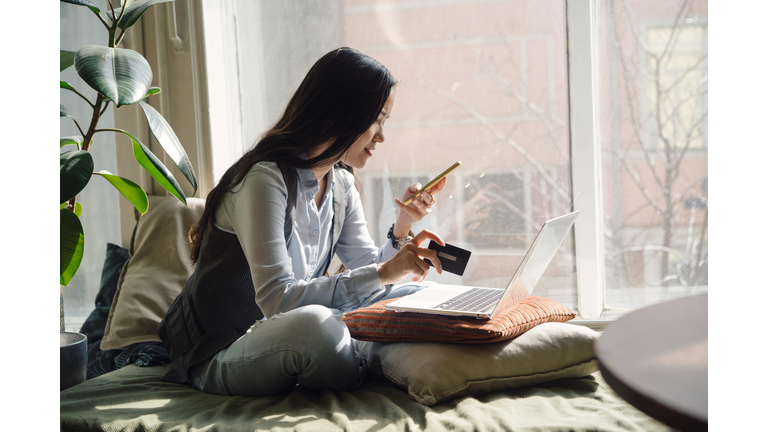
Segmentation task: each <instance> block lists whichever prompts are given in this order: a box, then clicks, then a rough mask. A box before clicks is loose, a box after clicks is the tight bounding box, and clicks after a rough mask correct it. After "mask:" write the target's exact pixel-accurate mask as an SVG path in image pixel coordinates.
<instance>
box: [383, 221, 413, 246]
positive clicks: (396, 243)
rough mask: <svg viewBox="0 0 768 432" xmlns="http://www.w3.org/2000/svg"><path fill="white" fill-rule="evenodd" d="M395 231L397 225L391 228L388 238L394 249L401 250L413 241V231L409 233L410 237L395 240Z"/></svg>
mask: <svg viewBox="0 0 768 432" xmlns="http://www.w3.org/2000/svg"><path fill="white" fill-rule="evenodd" d="M394 230H395V224H392V226H391V227H389V232H388V233H387V238H388V239H389V240H390V241H391V242H392V247H394V248H395V249H397V250H400V249H401V248H402V247H403V246H405V244H406V243H408V242H409V241H411V239H413V232H412V231H408V235H407V236H405V237H403V238H395V234H394Z"/></svg>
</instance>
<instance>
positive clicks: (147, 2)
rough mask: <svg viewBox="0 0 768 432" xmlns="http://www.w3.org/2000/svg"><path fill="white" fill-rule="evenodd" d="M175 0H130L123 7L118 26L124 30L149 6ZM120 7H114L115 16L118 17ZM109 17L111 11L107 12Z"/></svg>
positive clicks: (110, 16)
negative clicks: (123, 13)
mask: <svg viewBox="0 0 768 432" xmlns="http://www.w3.org/2000/svg"><path fill="white" fill-rule="evenodd" d="M172 1H175V0H132V1H129V2H128V6H127V7H126V9H125V15H123V18H122V19H121V20H120V22H119V23H118V24H117V26H118V27H120V28H121V29H123V30H125V29H127V28H128V27H130V26H132V25H134V24H136V21H138V20H139V18H141V16H142V15H144V12H146V11H147V9H149V8H150V7H151V6H153V5H156V4H158V3H167V2H172ZM121 11H122V8H115V16H117V17H119V16H120V12H121ZM107 15H108V16H109V18H112V13H108V14H107Z"/></svg>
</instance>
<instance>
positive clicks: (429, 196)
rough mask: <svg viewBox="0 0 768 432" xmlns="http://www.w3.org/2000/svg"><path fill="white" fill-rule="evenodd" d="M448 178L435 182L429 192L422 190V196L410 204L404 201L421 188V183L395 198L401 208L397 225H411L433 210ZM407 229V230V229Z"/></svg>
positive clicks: (409, 187) (411, 186)
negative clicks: (405, 203) (404, 203)
mask: <svg viewBox="0 0 768 432" xmlns="http://www.w3.org/2000/svg"><path fill="white" fill-rule="evenodd" d="M447 182H448V178H447V177H446V178H443V179H442V180H440V181H439V182H437V184H435V185H434V186H433V187H432V189H430V190H429V192H422V193H421V195H420V196H418V197H416V198H414V199H413V200H412V201H411V202H410V203H408V205H407V206H406V205H403V201H405V200H406V199H408V197H410V196H411V195H413V194H414V193H416V192H418V191H419V189H421V184H419V183H416V184H413V185H410V186H408V188H407V189H406V190H405V192H404V193H403V197H402V198H401V199H395V204H397V206H398V207H399V208H400V211H399V212H398V213H397V221H396V222H395V224H396V225H403V226H408V229H410V226H411V225H412V224H414V223H416V222H418V221H420V220H422V219H424V217H425V216H426V215H428V214H429V212H430V211H432V206H433V205H434V204H435V203H436V202H437V198H436V197H435V196H436V195H437V194H438V193H440V191H442V190H443V188H445V184H446V183H447ZM406 231H407V230H406Z"/></svg>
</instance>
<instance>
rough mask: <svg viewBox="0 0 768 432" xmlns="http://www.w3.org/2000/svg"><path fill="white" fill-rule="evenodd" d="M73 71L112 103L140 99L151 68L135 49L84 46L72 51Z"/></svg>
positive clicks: (146, 86) (125, 103) (149, 80)
mask: <svg viewBox="0 0 768 432" xmlns="http://www.w3.org/2000/svg"><path fill="white" fill-rule="evenodd" d="M75 69H77V74H78V75H80V78H82V79H83V81H85V82H86V83H87V84H88V85H89V86H91V88H93V89H94V90H96V91H97V92H99V93H101V94H103V95H104V96H106V97H107V98H108V99H110V100H111V101H112V102H114V103H115V105H116V106H118V107H120V106H123V105H130V104H135V103H136V102H139V101H140V100H142V99H144V96H145V95H146V94H147V90H148V89H149V86H150V84H151V83H152V68H151V67H150V66H149V63H147V60H146V59H144V57H142V56H141V54H139V53H137V52H136V51H133V50H129V49H123V48H109V47H105V46H98V45H88V46H85V47H83V48H81V49H80V50H79V51H78V52H77V54H75Z"/></svg>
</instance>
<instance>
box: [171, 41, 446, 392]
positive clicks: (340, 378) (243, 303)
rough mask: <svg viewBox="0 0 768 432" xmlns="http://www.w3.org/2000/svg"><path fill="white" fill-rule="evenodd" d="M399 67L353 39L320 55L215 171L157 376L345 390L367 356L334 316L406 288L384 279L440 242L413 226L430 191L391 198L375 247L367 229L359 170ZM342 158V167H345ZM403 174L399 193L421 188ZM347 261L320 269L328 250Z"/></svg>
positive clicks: (419, 275) (416, 265) (214, 388)
mask: <svg viewBox="0 0 768 432" xmlns="http://www.w3.org/2000/svg"><path fill="white" fill-rule="evenodd" d="M395 83H396V81H395V79H394V78H393V77H392V75H391V74H390V72H389V71H388V70H387V69H386V68H385V67H384V66H383V65H381V64H380V63H379V62H377V61H376V60H374V59H372V58H370V57H368V56H366V55H364V54H362V53H360V52H359V51H356V50H353V49H350V48H339V49H336V50H334V51H331V52H330V53H328V54H326V55H325V56H323V57H322V58H321V59H320V60H318V61H317V63H316V64H315V65H314V66H313V67H312V69H311V70H310V71H309V73H308V74H307V76H306V77H305V79H304V81H303V82H302V83H301V85H300V86H299V88H298V89H297V90H296V93H295V94H294V95H293V97H292V98H291V100H290V102H289V103H288V106H287V107H286V109H285V112H284V113H283V115H282V117H281V118H280V119H279V120H278V122H277V123H276V124H275V126H274V127H272V129H271V130H269V131H268V132H267V133H266V134H265V135H264V137H263V138H262V139H261V140H260V141H259V143H258V144H257V145H256V146H255V147H254V148H253V150H251V151H249V152H248V153H246V154H245V155H244V156H243V157H242V158H240V160H238V161H237V162H236V163H235V164H234V165H233V166H232V167H231V168H230V169H229V170H228V171H227V172H226V173H225V174H224V176H223V177H222V179H221V181H220V182H219V185H218V186H216V187H215V188H214V189H213V190H212V191H211V193H210V194H209V195H208V197H207V199H206V205H205V210H204V212H203V214H202V216H201V218H200V221H198V223H197V224H196V226H195V227H194V228H193V230H192V232H191V240H192V259H193V261H195V262H196V263H197V265H196V268H195V272H194V273H193V274H192V276H191V277H190V279H189V281H188V282H187V284H186V286H185V287H184V289H183V291H182V292H181V294H179V296H178V297H177V298H176V300H175V301H174V303H173V304H172V305H171V307H170V308H169V309H168V312H167V313H166V316H165V318H164V319H163V321H162V322H161V323H160V325H159V327H158V334H159V335H160V337H161V339H162V341H163V344H164V345H165V347H166V348H167V349H168V352H169V354H170V357H171V360H172V363H171V368H170V369H169V371H168V373H167V374H166V375H165V376H164V377H163V379H164V380H166V381H171V382H178V383H190V384H192V385H194V386H195V387H196V388H198V389H199V390H202V391H206V392H211V393H218V394H226V395H267V394H276V393H282V392H287V391H290V390H291V389H292V388H293V387H294V386H295V385H296V384H297V382H298V383H300V384H302V385H304V386H306V387H309V388H316V389H319V388H327V389H340V390H352V389H354V388H356V387H358V386H359V385H360V383H361V381H362V380H363V378H364V376H365V372H366V366H365V364H364V362H363V361H362V359H361V358H360V356H359V355H358V354H357V353H356V352H355V350H354V346H353V340H352V339H351V337H350V335H349V332H348V331H347V328H346V326H345V324H344V323H343V321H342V320H341V318H342V314H343V313H344V312H346V311H349V310H353V309H355V308H359V307H362V306H365V305H368V304H371V303H372V302H374V301H379V300H382V299H384V298H391V297H396V296H401V295H405V294H408V293H410V291H409V290H408V289H400V290H393V289H392V284H393V283H396V282H399V281H401V280H403V279H404V278H405V277H406V276H408V275H414V276H413V280H414V281H421V280H423V279H424V278H425V277H426V276H427V273H428V272H429V265H428V264H426V263H425V262H424V260H423V259H422V258H428V259H430V261H431V262H433V263H435V266H436V270H437V271H438V272H439V273H442V267H441V266H440V260H439V259H437V256H436V254H435V252H434V251H432V250H430V249H426V248H422V247H421V246H420V245H421V243H422V242H423V241H425V240H426V239H433V240H435V241H437V242H438V243H440V244H444V243H443V241H442V240H441V239H440V237H439V236H437V235H436V234H434V233H431V232H429V231H422V232H420V233H419V234H418V235H416V236H415V237H413V238H412V237H411V236H410V235H409V233H410V228H411V225H412V224H413V223H414V222H416V221H419V220H421V219H422V218H423V217H424V216H426V215H427V214H428V213H429V211H430V210H429V208H430V207H431V206H432V205H433V204H434V203H435V198H434V194H436V193H438V192H439V191H440V190H442V189H443V187H444V186H445V180H443V181H441V182H440V183H439V184H438V185H436V187H435V188H433V189H432V190H431V191H430V193H431V194H422V196H421V197H420V198H419V199H416V200H414V201H413V202H411V203H410V204H409V205H408V206H404V205H403V204H402V200H395V202H396V204H397V205H398V207H399V211H398V215H397V218H396V220H395V223H394V224H393V225H392V228H391V229H390V233H389V238H390V240H391V241H387V242H386V244H385V245H383V246H382V247H381V248H377V247H376V245H375V244H374V243H373V241H372V239H371V237H370V235H369V234H368V231H367V228H366V222H365V218H364V215H363V209H362V204H361V201H360V196H359V194H358V192H357V190H356V189H355V187H354V177H353V175H352V174H351V172H350V171H348V170H346V169H344V168H348V167H351V168H363V167H364V166H365V165H366V163H367V161H368V159H370V158H371V157H373V152H374V151H375V149H376V147H377V146H378V145H379V144H380V143H382V142H384V130H383V125H384V122H385V120H386V119H387V118H388V117H389V115H390V113H391V112H392V108H393V105H394V102H395V88H394V86H395ZM351 168H350V170H351ZM419 188H420V185H418V184H416V185H412V186H410V187H409V188H408V189H407V190H406V191H405V192H404V194H403V200H404V199H405V198H406V197H407V196H409V195H411V194H412V193H414V192H416V191H418V190H419ZM334 253H335V254H336V255H337V256H338V257H339V258H340V259H341V261H342V263H343V264H344V266H345V267H346V268H347V269H349V270H346V271H345V272H343V273H341V274H337V275H333V276H325V275H326V270H327V268H328V264H329V263H330V259H331V257H332V256H333V254H334Z"/></svg>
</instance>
